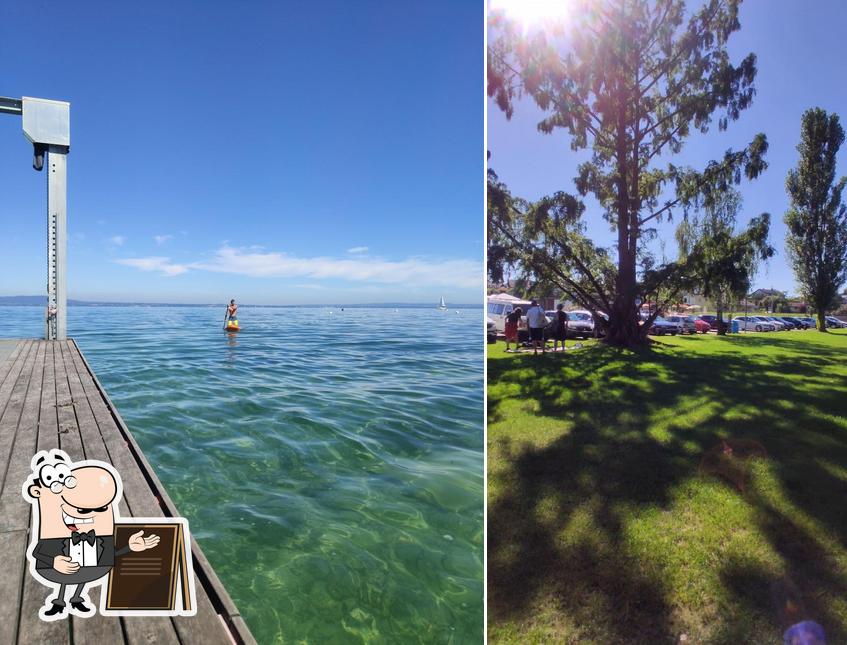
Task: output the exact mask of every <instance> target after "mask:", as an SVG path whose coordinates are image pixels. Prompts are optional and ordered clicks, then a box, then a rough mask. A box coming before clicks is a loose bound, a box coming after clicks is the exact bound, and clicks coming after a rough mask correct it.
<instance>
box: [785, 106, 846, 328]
mask: <svg viewBox="0 0 847 645" xmlns="http://www.w3.org/2000/svg"><path fill="white" fill-rule="evenodd" d="M842 143H844V130H843V128H842V127H841V124H840V123H839V119H838V115H836V114H830V115H828V114H827V113H826V111H824V110H822V109H820V108H814V109H811V110H807V111H806V112H804V113H803V120H802V127H801V133H800V144H799V145H798V146H797V150H798V152H799V153H800V161H799V163H798V165H797V168H796V169H793V170H790V171H789V173H788V178H787V179H786V182H785V187H786V190H787V191H788V196H789V198H790V200H791V207H790V208H789V210H788V212H786V214H785V223H786V225H787V226H788V235H787V236H786V240H785V245H786V249H787V250H788V256H789V258H790V259H791V263H792V265H793V268H794V275H795V277H796V279H797V282H798V283H799V284H800V289H801V292H802V294H803V297H804V298H806V300H807V301H808V302H809V304H810V305H812V306H813V307H814V309H815V310H816V311H818V312H821V313H823V312H826V311H828V310H830V309H835V308H837V307H838V305H839V304H840V303H839V298H838V289H839V288H840V287H841V285H843V284H844V282H845V281H847V207H845V205H844V204H843V203H842V200H841V193H842V192H843V190H844V186H845V184H847V177H842V178H840V179H838V180H837V181H836V179H835V158H836V156H837V154H838V150H839V149H840V148H841V144H842ZM824 329H825V328H824Z"/></svg>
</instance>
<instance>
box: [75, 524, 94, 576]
mask: <svg viewBox="0 0 847 645" xmlns="http://www.w3.org/2000/svg"><path fill="white" fill-rule="evenodd" d="M93 534H94V532H93V531H92V533H91V535H93ZM80 537H81V538H82V539H80V540H79V541H78V542H77V543H76V544H74V540H73V538H72V537H71V538H68V556H69V557H70V559H71V560H73V561H74V562H76V563H77V564H79V566H81V567H95V566H97V540H96V539H95V540H94V541H93V544H89V543H88V540H87V539H86V537H85V534H80Z"/></svg>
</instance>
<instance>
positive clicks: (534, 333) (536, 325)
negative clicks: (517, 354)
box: [526, 300, 548, 355]
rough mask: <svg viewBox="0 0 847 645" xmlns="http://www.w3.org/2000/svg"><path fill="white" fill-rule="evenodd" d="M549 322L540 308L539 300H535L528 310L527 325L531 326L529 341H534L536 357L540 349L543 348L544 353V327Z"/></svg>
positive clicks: (533, 346)
mask: <svg viewBox="0 0 847 645" xmlns="http://www.w3.org/2000/svg"><path fill="white" fill-rule="evenodd" d="M547 322H548V321H547V316H546V315H545V314H544V310H543V309H542V308H541V307H540V306H539V304H538V301H537V300H533V301H532V302H531V303H530V307H529V309H527V310H526V323H527V325H528V326H529V340H530V341H532V348H533V350H535V351H534V352H533V353H534V354H535V355H538V349H539V348H541V353H542V354H543V353H544V327H545V326H546V325H547Z"/></svg>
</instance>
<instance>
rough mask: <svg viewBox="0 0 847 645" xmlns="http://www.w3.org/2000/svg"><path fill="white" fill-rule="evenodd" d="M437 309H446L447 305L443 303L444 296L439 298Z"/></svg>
mask: <svg viewBox="0 0 847 645" xmlns="http://www.w3.org/2000/svg"><path fill="white" fill-rule="evenodd" d="M438 308H439V309H447V303H445V302H444V296H441V300H439V302H438Z"/></svg>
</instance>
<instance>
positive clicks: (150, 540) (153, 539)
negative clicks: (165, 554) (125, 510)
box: [129, 530, 159, 551]
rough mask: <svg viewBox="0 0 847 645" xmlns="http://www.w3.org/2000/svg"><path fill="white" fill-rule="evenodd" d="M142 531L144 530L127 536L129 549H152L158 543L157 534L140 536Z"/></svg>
mask: <svg viewBox="0 0 847 645" xmlns="http://www.w3.org/2000/svg"><path fill="white" fill-rule="evenodd" d="M142 533H144V530H141V531H139V532H138V533H133V534H132V535H130V536H129V550H130V551H146V550H147V549H152V548H153V547H154V546H156V545H157V544H158V543H159V536H158V535H149V536H147V537H141V535H142Z"/></svg>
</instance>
